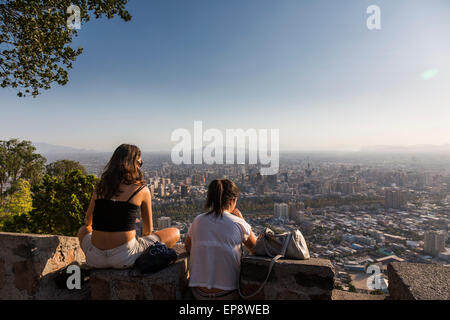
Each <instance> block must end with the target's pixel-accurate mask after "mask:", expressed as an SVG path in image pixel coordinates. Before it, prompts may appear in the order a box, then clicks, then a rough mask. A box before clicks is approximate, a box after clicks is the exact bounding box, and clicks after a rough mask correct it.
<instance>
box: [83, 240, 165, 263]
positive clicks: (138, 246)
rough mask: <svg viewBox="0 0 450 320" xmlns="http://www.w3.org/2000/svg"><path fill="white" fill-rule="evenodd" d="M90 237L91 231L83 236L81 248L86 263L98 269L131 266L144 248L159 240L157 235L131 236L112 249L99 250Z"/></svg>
mask: <svg viewBox="0 0 450 320" xmlns="http://www.w3.org/2000/svg"><path fill="white" fill-rule="evenodd" d="M91 237H92V233H88V234H87V235H85V236H84V238H83V241H82V243H81V249H82V250H83V252H84V255H85V256H86V264H87V265H88V266H90V267H92V268H98V269H107V268H113V269H126V268H131V267H132V266H133V265H134V262H135V261H136V259H137V258H138V257H139V256H140V255H141V254H142V253H143V252H144V251H145V249H147V248H148V247H150V246H152V245H154V244H155V243H156V242H158V241H159V242H160V241H161V239H159V237H158V236H157V235H155V234H151V235H149V236H145V237H138V238H133V239H131V240H130V241H129V242H127V243H125V244H123V245H121V246H120V247H117V248H114V249H109V250H100V249H98V248H96V247H95V246H94V245H93V244H92V241H91Z"/></svg>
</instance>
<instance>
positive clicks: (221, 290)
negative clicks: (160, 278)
mask: <svg viewBox="0 0 450 320" xmlns="http://www.w3.org/2000/svg"><path fill="white" fill-rule="evenodd" d="M238 195H239V190H238V188H237V186H236V185H235V184H234V183H233V182H232V181H230V180H227V179H223V180H214V181H213V182H211V184H210V185H209V188H208V195H207V200H206V208H207V209H209V211H208V212H207V213H203V214H200V215H198V216H197V217H196V218H195V219H194V221H193V222H192V225H191V227H190V228H189V230H188V234H187V236H186V241H185V247H186V250H187V251H188V252H190V258H189V265H190V280H189V287H191V290H192V294H193V296H194V298H195V299H197V300H237V299H239V293H238V290H237V289H238V288H239V271H240V260H241V244H244V245H245V246H246V247H247V248H248V249H249V250H250V252H252V251H253V248H254V247H255V244H256V237H255V235H254V234H253V232H252V230H251V227H250V225H249V224H248V223H247V222H246V221H245V220H244V218H243V216H242V214H241V212H240V211H239V210H238V209H237V208H236V202H237V198H238Z"/></svg>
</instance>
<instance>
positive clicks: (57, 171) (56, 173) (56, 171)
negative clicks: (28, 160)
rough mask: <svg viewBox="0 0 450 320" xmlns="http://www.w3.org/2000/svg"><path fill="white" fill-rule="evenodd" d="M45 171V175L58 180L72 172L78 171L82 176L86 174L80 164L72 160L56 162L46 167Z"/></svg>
mask: <svg viewBox="0 0 450 320" xmlns="http://www.w3.org/2000/svg"><path fill="white" fill-rule="evenodd" d="M45 169H46V171H47V174H49V175H51V176H53V177H57V178H60V179H62V178H64V176H65V175H66V173H67V172H69V171H72V170H80V171H81V173H82V174H84V175H86V174H87V171H86V168H85V167H84V166H83V165H82V164H81V163H79V162H78V161H72V160H58V161H56V162H53V163H50V164H49V165H47V166H46V167H45Z"/></svg>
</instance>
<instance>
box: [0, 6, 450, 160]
mask: <svg viewBox="0 0 450 320" xmlns="http://www.w3.org/2000/svg"><path fill="white" fill-rule="evenodd" d="M372 4H376V5H379V6H380V7H381V24H382V30H379V31H369V30H368V29H367V27H366V19H367V17H368V15H367V13H366V9H367V7H368V6H369V5H372ZM128 9H129V11H130V13H131V14H132V16H133V19H132V21H131V22H128V23H125V22H123V21H122V20H120V19H118V18H116V19H113V20H107V19H101V20H96V21H95V20H91V21H90V22H89V23H88V24H87V25H83V27H82V29H81V30H80V33H79V36H78V38H77V39H76V41H75V45H76V46H82V47H84V53H83V55H82V56H80V57H79V58H78V60H77V62H76V63H75V64H74V69H73V70H72V71H70V82H69V83H68V84H67V85H66V86H64V87H60V86H57V85H55V86H54V87H53V88H52V89H51V90H50V91H47V92H45V93H44V94H43V95H41V96H39V97H38V98H36V99H33V98H25V99H23V98H22V99H19V98H17V97H16V91H14V90H12V89H0V112H1V113H0V114H1V116H0V139H8V138H13V137H14V138H16V137H17V138H20V139H27V140H32V141H34V142H47V143H51V144H59V145H65V146H72V147H81V148H90V149H97V150H105V151H106V150H112V149H114V148H115V147H116V146H117V145H118V144H120V143H123V142H128V143H134V144H137V145H139V146H141V147H142V149H144V150H146V151H153V150H161V149H167V150H170V148H171V147H172V146H173V145H175V143H173V142H170V135H171V133H172V131H173V130H175V129H177V128H186V129H189V130H193V124H194V120H202V121H203V124H204V126H205V127H206V128H218V129H221V130H224V129H225V128H243V129H247V128H256V129H260V128H261V129H271V128H277V129H280V139H281V141H280V144H281V147H282V149H299V150H305V149H308V150H311V149H314V150H316V149H333V150H348V149H355V148H359V147H360V146H370V145H414V144H447V143H450V125H449V123H450V36H449V35H450V1H448V0H429V1H422V0H403V1H401V0H397V1H392V0H389V1H383V0H370V1H364V0H346V1H335V0H329V1H317V0H315V1H300V0H276V1H274V0H150V1H138V0H131V1H130V3H129V6H128Z"/></svg>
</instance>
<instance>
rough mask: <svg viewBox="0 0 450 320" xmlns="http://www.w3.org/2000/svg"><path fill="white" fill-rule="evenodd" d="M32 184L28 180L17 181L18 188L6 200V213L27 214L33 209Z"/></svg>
mask: <svg viewBox="0 0 450 320" xmlns="http://www.w3.org/2000/svg"><path fill="white" fill-rule="evenodd" d="M32 200H33V199H32V197H31V185H30V183H29V182H28V181H26V180H24V179H20V180H19V181H17V189H16V191H15V192H14V193H13V194H11V195H10V196H9V197H8V199H7V200H6V206H5V208H6V213H7V214H8V215H21V214H27V213H29V212H30V211H31V209H32Z"/></svg>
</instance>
